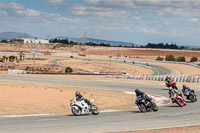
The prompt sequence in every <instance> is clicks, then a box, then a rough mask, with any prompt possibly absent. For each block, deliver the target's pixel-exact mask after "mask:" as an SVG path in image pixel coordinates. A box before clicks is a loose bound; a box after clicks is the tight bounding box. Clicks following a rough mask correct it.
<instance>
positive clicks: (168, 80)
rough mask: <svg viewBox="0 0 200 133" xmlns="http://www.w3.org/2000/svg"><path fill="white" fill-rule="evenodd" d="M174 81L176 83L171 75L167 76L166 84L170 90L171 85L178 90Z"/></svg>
mask: <svg viewBox="0 0 200 133" xmlns="http://www.w3.org/2000/svg"><path fill="white" fill-rule="evenodd" d="M173 83H174V81H173V80H172V79H171V78H170V77H168V76H166V78H165V84H166V86H167V87H168V88H169V90H170V87H172V88H173V89H176V90H178V88H177V86H174V85H173Z"/></svg>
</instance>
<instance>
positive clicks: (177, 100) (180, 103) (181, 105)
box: [175, 99, 183, 107]
mask: <svg viewBox="0 0 200 133" xmlns="http://www.w3.org/2000/svg"><path fill="white" fill-rule="evenodd" d="M175 101H176V103H177V104H178V105H179V106H180V107H183V104H182V102H181V100H180V99H175Z"/></svg>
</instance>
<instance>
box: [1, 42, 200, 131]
mask: <svg viewBox="0 0 200 133" xmlns="http://www.w3.org/2000/svg"><path fill="white" fill-rule="evenodd" d="M33 47H34V45H27V44H24V45H15V44H4V45H1V47H0V51H13V52H14V51H18V52H20V51H22V52H30V49H31V48H33ZM36 48H37V49H38V52H45V53H64V52H71V53H79V54H94V55H106V56H118V55H121V57H129V58H139V59H152V60H155V59H156V58H157V57H158V56H161V57H163V58H165V56H166V55H169V54H172V55H174V56H175V57H179V56H184V57H185V58H186V60H187V61H189V59H190V58H191V57H192V56H196V57H198V59H200V51H194V50H193V51H190V50H162V49H141V48H120V47H90V46H79V45H76V46H67V47H55V46H53V45H36ZM3 56H4V55H0V58H2V57H3ZM26 58H31V56H26ZM37 58H44V60H36V64H37V67H36V69H37V70H45V71H48V72H63V71H64V68H63V67H60V66H57V65H52V64H51V61H52V60H56V59H62V60H63V61H59V62H58V63H59V64H60V65H64V66H65V65H66V66H70V67H74V68H75V69H80V66H81V69H85V70H87V71H102V70H105V72H108V71H110V68H109V67H110V64H108V62H107V63H106V62H97V61H94V62H92V61H88V60H83V61H80V60H79V61H77V60H73V59H66V58H61V57H37ZM198 63H199V62H198ZM97 64H98V65H97ZM158 65H163V66H167V67H171V68H174V69H177V70H179V71H180V73H181V74H184V75H199V72H200V71H199V69H196V68H194V67H190V66H185V65H174V64H167V63H162V64H158ZM32 66H33V60H26V59H25V60H24V61H21V62H19V63H17V62H14V63H0V69H1V70H0V73H1V74H5V73H7V71H5V69H9V68H11V69H27V70H31V69H33V67H32ZM102 67H103V69H102ZM2 70H4V71H2ZM112 71H113V72H117V73H119V72H122V71H126V72H129V73H130V74H132V75H137V76H143V75H151V74H152V71H149V70H148V69H144V68H141V67H136V66H130V65H125V64H117V63H112ZM22 76H38V75H22ZM40 76H44V77H56V78H70V79H90V80H112V81H118V82H146V83H153V84H155V83H156V84H164V83H163V82H158V81H141V80H131V79H128V80H123V79H107V78H106V77H105V76H104V75H100V76H95V75H93V76H85V75H84V76H83V75H82V76H80V75H78V76H77V75H40ZM182 84H183V83H178V85H182ZM187 85H189V86H199V84H192V83H188V84H187ZM77 90H78V91H81V92H82V93H83V95H84V97H85V98H88V99H95V100H96V101H95V104H96V105H97V106H98V107H99V108H100V110H106V109H122V108H130V107H134V106H135V105H134V104H133V102H132V101H134V100H135V96H134V95H128V94H124V93H122V92H113V91H103V90H90V89H87V88H70V87H58V86H44V85H34V84H21V83H10V82H0V116H2V115H13V114H14V115H16V114H44V113H52V114H55V113H61V114H62V113H69V112H70V106H69V100H70V99H71V98H73V96H74V93H75V91H77ZM116 97H117V99H116ZM108 101H110V102H108ZM114 101H116V102H114ZM122 103H123V104H122ZM152 132H154V133H191V132H192V133H199V132H200V127H184V128H171V129H161V130H148V131H137V132H136V133H152ZM134 133H135V132H134Z"/></svg>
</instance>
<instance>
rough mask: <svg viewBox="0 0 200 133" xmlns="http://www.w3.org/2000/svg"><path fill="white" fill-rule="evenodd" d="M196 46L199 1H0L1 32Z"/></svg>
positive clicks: (199, 31) (199, 39) (198, 41)
mask: <svg viewBox="0 0 200 133" xmlns="http://www.w3.org/2000/svg"><path fill="white" fill-rule="evenodd" d="M6 31H14V32H21V33H28V34H30V35H32V36H35V37H39V38H47V36H50V37H51V38H52V37H57V36H68V37H83V36H84V32H85V31H86V33H87V37H92V38H97V39H105V40H113V41H126V42H132V43H136V44H140V45H146V44H147V43H148V42H152V43H159V42H163V43H176V44H177V45H191V46H200V0H0V32H6Z"/></svg>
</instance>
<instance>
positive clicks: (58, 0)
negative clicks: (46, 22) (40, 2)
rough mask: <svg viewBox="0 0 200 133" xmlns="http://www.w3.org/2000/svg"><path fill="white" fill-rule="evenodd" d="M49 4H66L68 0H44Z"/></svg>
mask: <svg viewBox="0 0 200 133" xmlns="http://www.w3.org/2000/svg"><path fill="white" fill-rule="evenodd" d="M44 1H45V2H47V3H49V4H51V5H63V4H68V0H44Z"/></svg>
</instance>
